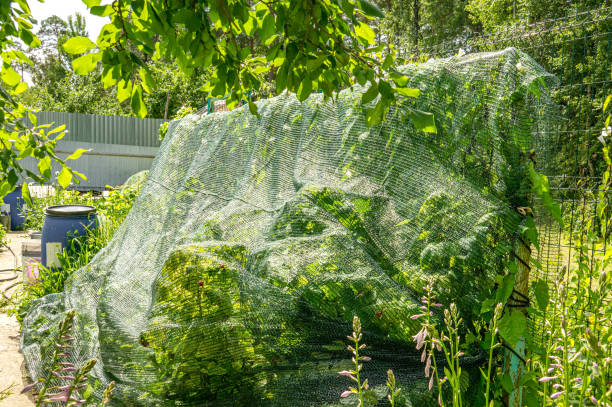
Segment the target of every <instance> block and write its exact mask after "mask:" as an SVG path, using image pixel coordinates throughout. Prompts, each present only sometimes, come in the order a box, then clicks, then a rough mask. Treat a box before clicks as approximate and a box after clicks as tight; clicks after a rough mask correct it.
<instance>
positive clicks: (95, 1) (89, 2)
mask: <svg viewBox="0 0 612 407" xmlns="http://www.w3.org/2000/svg"><path fill="white" fill-rule="evenodd" d="M83 3H85V5H86V6H87V8H91V7H94V6H97V5H99V4H100V0H83Z"/></svg>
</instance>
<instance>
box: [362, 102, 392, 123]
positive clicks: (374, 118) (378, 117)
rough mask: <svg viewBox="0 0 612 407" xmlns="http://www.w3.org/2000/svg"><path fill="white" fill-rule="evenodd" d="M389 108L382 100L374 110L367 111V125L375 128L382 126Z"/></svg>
mask: <svg viewBox="0 0 612 407" xmlns="http://www.w3.org/2000/svg"><path fill="white" fill-rule="evenodd" d="M386 108H387V106H386V105H385V102H384V100H383V99H382V98H381V99H380V100H379V101H378V103H376V106H375V107H374V108H372V109H367V110H366V125H368V126H375V125H377V124H380V123H381V122H382V121H383V119H384V117H385V110H386Z"/></svg>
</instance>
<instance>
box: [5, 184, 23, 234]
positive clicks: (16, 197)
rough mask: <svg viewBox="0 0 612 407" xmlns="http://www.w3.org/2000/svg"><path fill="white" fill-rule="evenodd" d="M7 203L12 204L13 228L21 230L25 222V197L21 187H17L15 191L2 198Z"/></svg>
mask: <svg viewBox="0 0 612 407" xmlns="http://www.w3.org/2000/svg"><path fill="white" fill-rule="evenodd" d="M2 200H3V201H4V203H5V204H8V205H10V206H11V230H20V229H21V228H22V227H23V224H24V223H25V217H24V216H23V214H22V213H21V208H23V197H22V196H21V187H17V188H15V190H14V191H13V192H11V193H10V194H8V195H6V196H5V197H4V198H2Z"/></svg>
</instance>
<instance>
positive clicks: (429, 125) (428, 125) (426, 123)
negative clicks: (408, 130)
mask: <svg viewBox="0 0 612 407" xmlns="http://www.w3.org/2000/svg"><path fill="white" fill-rule="evenodd" d="M409 117H410V120H412V124H414V127H416V129H417V130H421V131H424V132H425V133H437V132H438V130H437V128H436V121H435V120H434V115H433V113H429V112H423V111H420V110H416V109H411V111H410V113H409Z"/></svg>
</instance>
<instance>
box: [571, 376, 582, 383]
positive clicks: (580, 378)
mask: <svg viewBox="0 0 612 407" xmlns="http://www.w3.org/2000/svg"><path fill="white" fill-rule="evenodd" d="M572 381H573V382H575V383H582V377H576V378H575V379H572Z"/></svg>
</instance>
